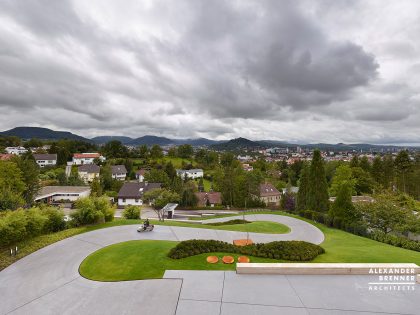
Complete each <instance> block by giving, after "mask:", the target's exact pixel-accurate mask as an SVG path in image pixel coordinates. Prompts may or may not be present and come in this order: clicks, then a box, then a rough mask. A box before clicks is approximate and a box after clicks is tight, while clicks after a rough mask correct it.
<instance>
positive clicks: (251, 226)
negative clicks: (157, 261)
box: [150, 220, 290, 234]
mask: <svg viewBox="0 0 420 315" xmlns="http://www.w3.org/2000/svg"><path fill="white" fill-rule="evenodd" d="M150 222H151V223H152V224H156V225H169V226H183V227H190V228H200V229H211V230H225V231H238V232H252V233H266V234H284V233H289V232H290V228H289V227H288V226H286V225H284V224H280V223H276V222H271V221H256V222H251V223H246V224H226V225H218V226H214V225H209V224H194V223H186V222H176V221H164V222H159V221H156V220H150Z"/></svg>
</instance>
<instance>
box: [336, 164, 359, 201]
mask: <svg viewBox="0 0 420 315" xmlns="http://www.w3.org/2000/svg"><path fill="white" fill-rule="evenodd" d="M347 182H348V183H349V185H350V187H351V188H352V191H351V193H352V194H355V193H356V191H355V188H354V186H355V184H356V180H355V179H354V178H353V173H352V168H350V166H349V165H347V164H345V165H341V166H339V167H338V168H337V169H336V171H335V175H334V177H333V179H332V183H331V188H330V193H331V196H337V195H338V191H339V190H340V187H341V185H342V184H343V183H347Z"/></svg>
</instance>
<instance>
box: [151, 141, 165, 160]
mask: <svg viewBox="0 0 420 315" xmlns="http://www.w3.org/2000/svg"><path fill="white" fill-rule="evenodd" d="M150 157H151V158H152V159H160V158H162V157H163V151H162V148H161V147H160V146H159V145H157V144H155V145H153V146H152V148H151V149H150Z"/></svg>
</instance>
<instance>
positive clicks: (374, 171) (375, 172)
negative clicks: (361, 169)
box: [370, 156, 384, 185]
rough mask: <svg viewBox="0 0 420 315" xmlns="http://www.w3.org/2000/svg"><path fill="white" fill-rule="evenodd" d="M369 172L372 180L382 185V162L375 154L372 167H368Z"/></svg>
mask: <svg viewBox="0 0 420 315" xmlns="http://www.w3.org/2000/svg"><path fill="white" fill-rule="evenodd" d="M370 174H371V175H372V178H373V180H374V181H376V182H377V183H378V184H379V185H383V182H384V180H383V177H384V166H383V164H382V159H381V157H379V156H376V157H375V158H374V159H373V162H372V168H371V169H370Z"/></svg>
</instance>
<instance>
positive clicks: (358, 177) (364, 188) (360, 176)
mask: <svg viewBox="0 0 420 315" xmlns="http://www.w3.org/2000/svg"><path fill="white" fill-rule="evenodd" d="M351 171H352V175H353V178H354V179H355V186H354V188H355V190H356V194H357V195H363V194H371V193H372V189H373V186H374V182H373V180H372V177H371V176H370V173H369V172H367V171H365V170H364V169H362V168H361V167H353V168H352V169H351Z"/></svg>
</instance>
